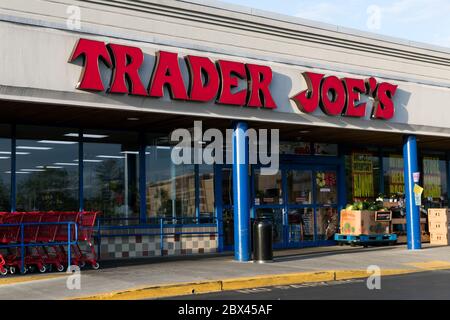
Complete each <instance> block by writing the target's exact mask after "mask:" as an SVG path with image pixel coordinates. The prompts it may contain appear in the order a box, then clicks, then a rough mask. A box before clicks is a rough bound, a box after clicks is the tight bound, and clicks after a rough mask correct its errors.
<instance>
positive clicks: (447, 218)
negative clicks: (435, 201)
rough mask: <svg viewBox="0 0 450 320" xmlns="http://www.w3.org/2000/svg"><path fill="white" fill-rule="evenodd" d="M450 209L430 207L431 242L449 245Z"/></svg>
mask: <svg viewBox="0 0 450 320" xmlns="http://www.w3.org/2000/svg"><path fill="white" fill-rule="evenodd" d="M449 223H450V210H449V209H447V208H443V209H428V227H429V231H430V244H432V245H449V244H450V242H449V227H450V226H449Z"/></svg>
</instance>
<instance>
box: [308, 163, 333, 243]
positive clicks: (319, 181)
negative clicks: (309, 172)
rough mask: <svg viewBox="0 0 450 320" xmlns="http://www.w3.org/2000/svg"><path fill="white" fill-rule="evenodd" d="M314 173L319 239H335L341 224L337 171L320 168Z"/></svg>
mask: <svg viewBox="0 0 450 320" xmlns="http://www.w3.org/2000/svg"><path fill="white" fill-rule="evenodd" d="M314 174H315V181H314V182H315V201H316V204H315V207H316V221H317V240H319V241H324V240H333V237H334V234H335V233H336V231H337V229H338V226H339V220H338V219H339V216H338V209H337V203H338V188H337V172H336V170H333V169H319V170H316V171H315V172H314Z"/></svg>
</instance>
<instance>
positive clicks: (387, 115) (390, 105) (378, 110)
mask: <svg viewBox="0 0 450 320" xmlns="http://www.w3.org/2000/svg"><path fill="white" fill-rule="evenodd" d="M395 91H397V86H396V85H393V84H390V83H387V82H382V83H380V84H379V85H378V87H377V89H376V91H375V92H374V99H375V101H374V103H373V110H372V117H374V118H377V119H384V120H389V119H392V117H394V102H393V101H392V98H393V97H394V94H395Z"/></svg>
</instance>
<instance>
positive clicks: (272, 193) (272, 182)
mask: <svg viewBox="0 0 450 320" xmlns="http://www.w3.org/2000/svg"><path fill="white" fill-rule="evenodd" d="M282 181H283V179H282V172H281V170H279V171H278V172H277V173H276V174H273V175H263V174H261V170H260V169H255V170H254V178H253V183H254V188H253V192H254V198H253V199H254V200H253V208H254V214H253V217H254V218H262V217H266V218H267V219H269V220H270V221H271V222H272V226H273V244H274V246H275V247H279V246H281V245H282V244H283V239H284V233H283V224H284V223H283V209H284V208H283V203H284V201H283V197H284V195H283V192H282V190H283V188H282V185H283V183H282Z"/></svg>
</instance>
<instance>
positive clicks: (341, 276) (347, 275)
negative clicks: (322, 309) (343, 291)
mask: <svg viewBox="0 0 450 320" xmlns="http://www.w3.org/2000/svg"><path fill="white" fill-rule="evenodd" d="M380 271H381V275H382V276H393V275H400V274H408V273H414V272H418V271H420V270H414V269H381V270H380ZM334 274H335V280H348V279H357V278H367V277H368V276H370V275H371V273H367V270H336V271H335V273H334Z"/></svg>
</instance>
